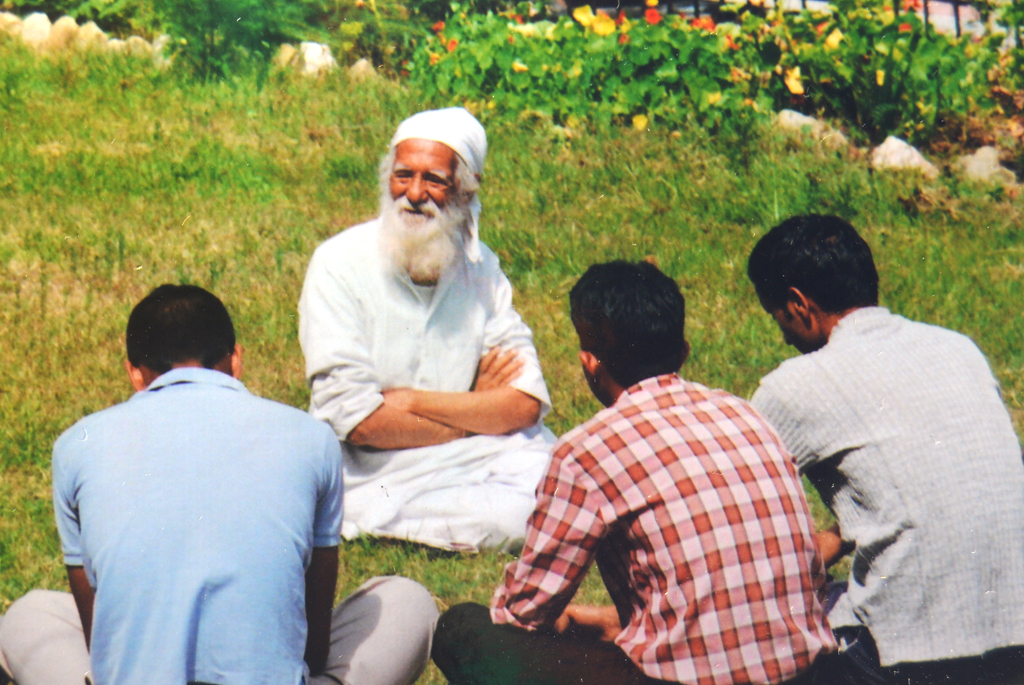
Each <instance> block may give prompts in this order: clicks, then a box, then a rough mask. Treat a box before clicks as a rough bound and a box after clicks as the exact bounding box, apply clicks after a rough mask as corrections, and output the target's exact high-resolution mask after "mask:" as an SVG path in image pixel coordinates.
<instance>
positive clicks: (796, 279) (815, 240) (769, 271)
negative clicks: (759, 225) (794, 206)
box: [747, 214, 878, 312]
mask: <svg viewBox="0 0 1024 685" xmlns="http://www.w3.org/2000/svg"><path fill="white" fill-rule="evenodd" d="M747 276H748V277H749V278H750V281H751V283H753V284H754V290H756V291H757V296H758V297H760V298H761V300H762V301H763V302H764V303H765V304H766V305H770V306H772V307H782V306H783V304H784V303H785V301H786V297H787V295H788V293H789V289H790V288H796V289H797V290H799V291H800V292H802V293H803V294H804V295H806V296H807V297H809V298H810V299H812V300H814V302H815V303H816V304H817V305H818V306H819V307H821V308H822V309H823V310H824V311H826V312H845V311H847V310H848V309H853V308H854V307H872V306H875V305H877V304H878V272H877V271H876V270H875V261H874V259H872V257H871V248H870V247H868V244H867V243H866V242H864V239H863V238H861V237H860V236H859V235H858V234H857V231H856V230H855V229H854V228H853V226H851V225H850V224H849V223H847V222H846V221H844V220H843V219H840V218H839V217H837V216H822V215H820V214H806V215H804V216H794V217H792V218H791V219H786V220H785V221H783V222H782V223H781V224H779V225H778V226H776V227H775V228H773V229H772V230H770V231H768V233H766V234H765V235H764V236H763V237H762V238H761V239H760V240H759V241H758V242H757V245H755V246H754V250H753V251H752V252H751V253H750V261H749V262H747Z"/></svg>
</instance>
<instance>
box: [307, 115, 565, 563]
mask: <svg viewBox="0 0 1024 685" xmlns="http://www.w3.org/2000/svg"><path fill="white" fill-rule="evenodd" d="M486 153H487V137H486V134H485V133H484V129H483V127H482V126H481V125H480V123H479V122H478V121H477V120H476V119H475V118H474V117H473V116H472V115H471V114H470V113H469V112H467V111H466V110H464V109H462V108H451V109H443V110H432V111H427V112H421V113H419V114H416V115H414V116H412V117H410V118H409V119H406V120H405V121H404V122H402V124H401V125H400V126H399V127H398V130H397V132H396V133H395V135H394V138H392V141H391V147H390V150H389V152H388V154H387V156H386V157H385V158H384V160H383V162H382V163H381V168H380V183H381V210H380V217H378V218H377V219H374V220H372V221H369V222H367V223H364V224H360V225H358V226H354V227H352V228H349V229H348V230H345V231H343V232H341V233H339V234H338V235H336V236H334V237H333V238H330V239H329V240H327V241H326V242H324V243H323V244H322V245H320V247H318V248H317V250H316V252H315V253H314V255H313V259H312V260H311V262H310V265H309V269H308V271H307V272H306V281H305V284H304V285H303V289H302V297H301V300H300V301H299V315H300V316H299V339H300V341H301V343H302V350H303V353H304V354H305V357H306V376H307V378H308V380H309V383H310V388H311V391H312V398H311V407H310V412H311V413H312V414H313V416H315V417H317V418H319V419H322V420H325V421H327V422H328V423H330V424H331V426H332V427H333V428H334V431H335V433H336V434H337V435H338V438H339V439H340V440H341V441H342V448H343V450H342V451H343V459H344V477H345V519H344V523H343V526H342V535H343V536H344V537H345V538H347V539H352V538H354V537H357V536H359V535H363V534H366V535H372V536H381V537H392V538H399V539H406V540H412V541H415V542H420V543H423V544H427V545H432V546H436V547H441V548H445V549H455V550H477V549H482V548H503V549H514V548H516V547H518V546H520V545H521V544H522V540H523V536H524V534H525V530H526V518H527V516H528V515H529V514H530V512H531V511H532V509H533V506H534V490H535V489H536V486H537V483H538V482H539V480H540V478H541V476H542V475H543V472H544V469H545V467H546V466H547V463H548V459H549V454H548V450H549V447H550V445H551V444H552V442H553V440H554V436H553V435H552V434H551V432H550V431H548V430H547V429H546V428H545V427H544V426H543V423H542V419H543V416H544V414H545V413H546V412H547V411H548V409H550V405H551V400H550V398H549V396H548V391H547V388H546V386H545V384H544V378H543V376H542V375H541V370H540V364H539V362H538V360H537V352H536V350H535V349H534V346H533V340H532V334H531V332H530V329H529V328H528V327H527V326H526V324H524V323H523V321H522V319H521V318H520V317H519V315H518V314H517V313H516V311H515V309H513V307H512V287H511V284H510V283H509V281H508V279H507V278H506V277H505V274H503V273H502V271H501V268H500V266H499V264H498V259H497V257H495V255H494V253H493V252H491V251H490V250H489V249H488V248H487V246H486V245H484V244H482V243H481V242H480V240H479V232H478V223H477V221H478V217H479V214H480V201H479V199H478V197H477V188H478V187H479V182H480V174H481V172H482V171H483V163H484V157H485V155H486Z"/></svg>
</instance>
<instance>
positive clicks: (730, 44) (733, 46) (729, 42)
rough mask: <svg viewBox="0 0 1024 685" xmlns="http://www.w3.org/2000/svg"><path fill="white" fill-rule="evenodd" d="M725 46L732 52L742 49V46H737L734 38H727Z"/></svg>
mask: <svg viewBox="0 0 1024 685" xmlns="http://www.w3.org/2000/svg"><path fill="white" fill-rule="evenodd" d="M725 46H726V47H727V48H729V49H730V50H739V49H740V46H739V45H736V43H735V42H734V41H733V39H732V36H726V37H725Z"/></svg>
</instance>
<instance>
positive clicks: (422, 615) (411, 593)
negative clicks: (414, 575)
mask: <svg viewBox="0 0 1024 685" xmlns="http://www.w3.org/2000/svg"><path fill="white" fill-rule="evenodd" d="M375 581H376V583H377V584H376V585H375V586H374V588H373V590H372V591H371V592H372V593H373V594H375V595H377V596H379V597H380V600H381V603H382V604H383V608H382V613H385V614H386V613H388V612H389V611H394V612H396V613H400V614H401V615H403V616H405V617H408V618H414V619H415V620H416V621H417V622H418V623H421V624H423V625H426V624H427V623H429V627H430V631H431V632H432V631H433V629H434V626H435V624H436V623H437V616H438V611H437V603H436V602H435V601H434V598H433V597H432V596H431V595H430V592H429V591H428V590H427V588H425V587H423V586H422V585H420V584H419V583H417V582H416V581H415V580H410V579H408V578H403V577H402V576H385V577H381V578H375V579H374V581H371V582H375Z"/></svg>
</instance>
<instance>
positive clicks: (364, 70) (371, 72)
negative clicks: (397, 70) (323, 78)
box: [348, 57, 380, 81]
mask: <svg viewBox="0 0 1024 685" xmlns="http://www.w3.org/2000/svg"><path fill="white" fill-rule="evenodd" d="M348 75H349V78H351V79H352V80H353V81H367V80H369V79H375V78H379V77H380V74H378V73H377V70H376V69H374V68H373V65H372V64H370V60H368V59H366V58H365V57H363V58H362V59H360V60H358V61H356V63H355V64H353V65H352V66H350V67H349V68H348Z"/></svg>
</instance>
